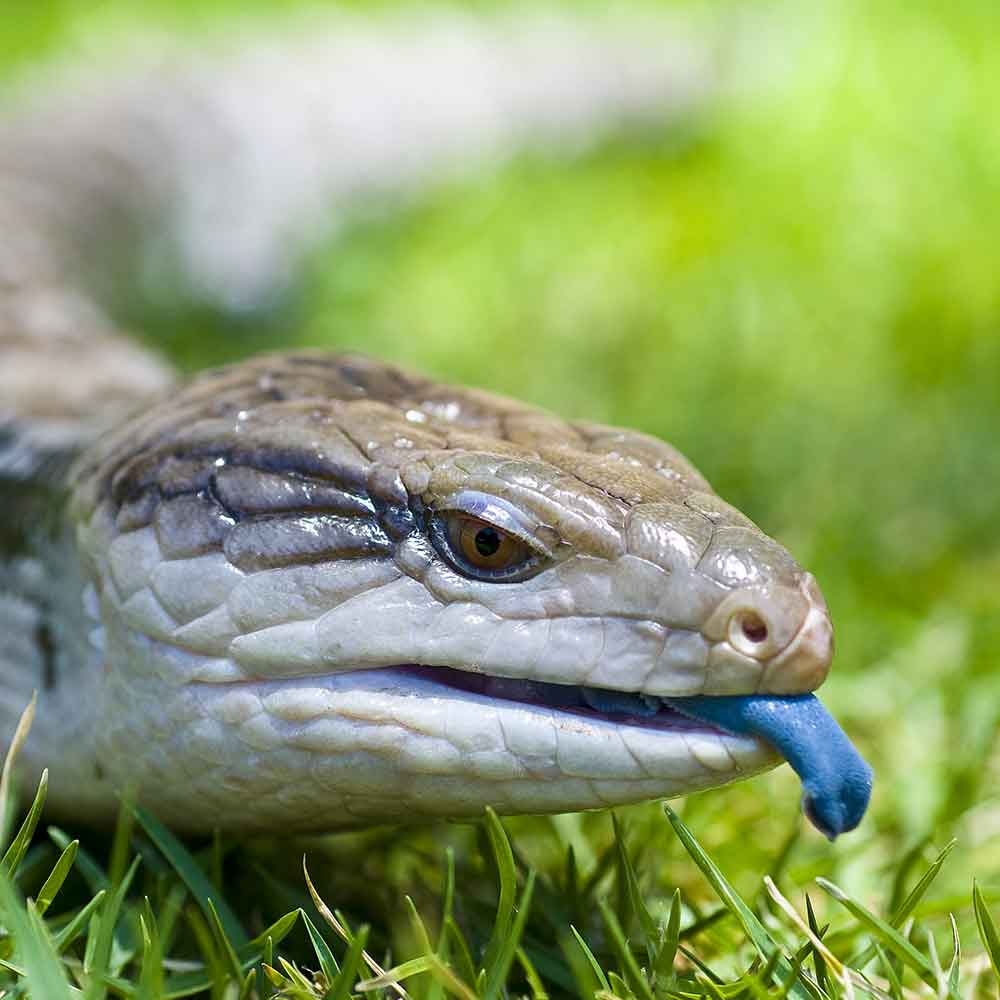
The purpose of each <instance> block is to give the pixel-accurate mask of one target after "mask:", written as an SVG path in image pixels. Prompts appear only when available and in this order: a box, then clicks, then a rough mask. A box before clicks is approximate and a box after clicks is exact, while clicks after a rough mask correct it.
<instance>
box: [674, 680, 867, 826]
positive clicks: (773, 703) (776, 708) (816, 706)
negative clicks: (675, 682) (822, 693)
mask: <svg viewBox="0 0 1000 1000" xmlns="http://www.w3.org/2000/svg"><path fill="white" fill-rule="evenodd" d="M663 701H664V702H666V703H667V704H668V705H670V707H671V708H673V709H674V710H676V711H678V712H681V713H682V714H684V715H687V716H689V717H690V718H693V719H698V720H699V721H701V722H708V723H710V724H711V725H713V726H717V727H718V728H719V729H723V730H725V731H726V732H729V733H733V734H736V735H741V736H758V737H760V738H761V739H763V740H766V741H767V742H768V743H770V744H771V745H772V746H773V747H775V749H777V750H778V752H779V753H780V754H781V755H782V756H783V757H784V758H785V759H786V760H787V761H788V763H789V764H791V766H792V769H793V770H794V771H795V773H796V774H798V776H799V778H800V779H801V780H802V810H803V812H805V814H806V816H808V817H809V819H810V820H811V821H812V823H813V825H814V826H815V827H816V828H817V829H818V830H819V831H820V832H822V833H823V834H825V835H826V836H827V837H829V838H830V840H833V839H834V838H835V837H837V836H838V834H841V833H846V832H847V831H848V830H853V829H854V828H855V827H856V826H857V825H858V823H860V822H861V818H862V817H863V816H864V814H865V810H866V809H867V808H868V800H869V798H870V797H871V791H872V769H871V767H869V765H868V763H867V762H866V761H865V760H864V759H863V758H862V757H861V755H860V754H859V753H858V751H857V750H856V749H855V748H854V746H853V744H852V743H851V741H850V740H849V739H848V738H847V735H846V734H845V733H844V731H843V730H842V729H841V728H840V726H839V725H837V723H836V722H835V721H834V719H833V716H831V715H830V713H829V712H827V710H826V709H825V708H824V707H823V705H822V703H821V702H820V700H819V699H818V698H817V697H816V696H815V695H812V694H803V695H792V696H778V695H748V696H742V695H741V696H722V697H696V698H664V699H663Z"/></svg>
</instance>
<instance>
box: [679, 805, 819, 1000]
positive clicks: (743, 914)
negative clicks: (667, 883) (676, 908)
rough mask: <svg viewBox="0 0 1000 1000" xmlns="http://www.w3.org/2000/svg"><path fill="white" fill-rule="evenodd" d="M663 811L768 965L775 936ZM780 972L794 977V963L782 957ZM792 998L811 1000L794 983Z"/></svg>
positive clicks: (783, 976) (687, 832)
mask: <svg viewBox="0 0 1000 1000" xmlns="http://www.w3.org/2000/svg"><path fill="white" fill-rule="evenodd" d="M663 811H664V813H666V816H667V819H668V820H669V821H670V825H671V826H672V827H673V828H674V832H675V833H676V834H677V837H678V839H679V840H680V842H681V843H682V844H683V845H684V849H685V850H686V851H687V852H688V854H690V855H691V858H692V860H693V861H694V863H695V864H696V865H697V866H698V867H699V868H700V869H701V870H702V873H703V874H704V876H705V878H707V879H708V881H709V884H710V885H711V886H712V888H713V889H714V890H715V893H716V895H717V896H718V897H719V899H720V900H721V901H722V902H723V903H724V904H725V906H726V908H727V909H728V910H729V912H730V913H732V915H733V916H734V917H735V918H736V919H737V921H738V922H739V924H740V926H741V927H742V928H743V930H744V931H745V932H746V935H747V937H748V938H750V940H751V942H752V943H753V945H754V947H755V948H756V949H757V953H758V954H759V955H760V957H761V958H762V959H764V961H765V962H766V961H768V960H769V959H770V957H771V955H773V954H774V952H775V951H777V950H779V949H778V945H777V943H776V942H775V940H774V938H772V937H771V935H770V934H769V933H768V931H767V929H766V928H765V927H764V925H763V924H762V923H761V922H760V921H759V920H758V919H757V917H756V915H755V914H754V912H753V911H752V910H751V909H750V907H749V906H747V904H746V903H744V902H743V900H742V899H741V898H740V896H739V894H738V893H737V892H736V890H735V889H734V888H733V887H732V886H731V885H730V884H729V882H728V881H726V878H725V876H724V875H723V874H722V872H721V871H720V870H719V869H718V868H717V867H716V864H715V862H714V861H712V859H711V858H710V857H709V856H708V855H707V854H706V853H705V851H704V849H703V848H702V846H701V845H700V844H699V843H698V841H697V840H695V838H694V834H692V833H691V831H690V830H689V829H688V828H687V827H686V826H685V825H684V824H683V823H682V822H681V818H680V817H679V816H678V815H677V813H675V812H674V811H673V809H671V808H670V806H668V805H664V806H663ZM776 971H777V973H778V974H779V975H780V978H781V980H787V978H788V976H789V975H790V974H791V972H792V967H791V964H790V963H789V961H788V960H787V959H786V958H784V956H781V957H779V959H778V963H777V966H776ZM775 985H776V986H779V987H781V986H782V983H781V982H776V983H775ZM788 995H789V996H790V997H794V998H795V1000H811V996H810V994H809V992H808V991H807V990H806V989H805V987H803V986H802V985H801V983H796V984H794V985H793V987H792V988H791V989H790V990H789V993H788Z"/></svg>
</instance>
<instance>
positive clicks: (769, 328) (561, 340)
mask: <svg viewBox="0 0 1000 1000" xmlns="http://www.w3.org/2000/svg"><path fill="white" fill-rule="evenodd" d="M267 6H268V5H266V4H263V3H257V4H247V3H236V2H235V0H210V2H200V3H197V4H195V3H193V2H191V3H174V2H167V0H161V2H158V3H147V4H144V5H143V13H142V18H143V21H144V22H147V23H148V22H150V21H152V22H154V23H155V22H162V23H163V25H165V26H166V27H167V28H168V29H170V30H175V31H180V32H187V33H190V34H192V35H199V34H201V33H206V32H209V33H210V32H212V31H217V30H220V26H221V27H224V25H225V24H226V18H228V17H231V16H234V15H239V16H248V13H249V14H252V15H253V16H265V14H264V13H263V11H264V8H266V7H267ZM675 6H678V7H682V8H683V7H684V5H680V4H678V5H675ZM258 8H259V9H258ZM690 9H691V10H692V11H693V14H694V16H697V17H699V18H701V19H703V20H704V22H705V24H706V25H709V26H711V25H717V26H718V27H719V30H720V32H725V33H727V34H731V32H730V28H729V27H727V25H728V24H730V23H739V24H742V25H744V26H745V28H746V37H745V38H744V39H743V40H742V43H741V44H740V45H739V46H736V47H735V48H734V49H733V54H732V62H731V63H730V66H729V72H730V75H731V78H732V85H731V86H729V87H728V88H727V89H726V91H725V93H724V94H723V95H722V96H721V97H720V98H719V99H718V100H716V101H714V102H713V103H712V104H711V105H710V106H709V107H707V108H705V109H704V110H703V111H702V112H700V113H699V114H697V115H696V116H694V117H693V118H689V119H688V120H686V121H684V122H683V123H682V124H679V125H675V126H672V127H670V128H668V129H664V130H663V131H661V132H652V133H650V132H646V133H644V134H643V135H641V136H635V137H632V138H628V137H620V138H617V139H615V140H614V141H611V142H609V143H607V144H605V145H603V146H601V147H600V148H599V149H597V150H596V151H593V152H590V153H587V154H586V155H584V156H582V157H581V158H578V159H574V160H566V159H565V158H558V159H550V158H547V157H545V156H538V155H535V156H524V157H521V158H519V159H517V160H515V161H514V162H512V163H509V164H507V165H505V166H503V167H498V168H497V169H495V170H492V171H489V172H487V173H486V174H477V175H476V176H474V177H471V178H468V179H467V180H464V181H463V182H461V183H456V184H450V185H448V186H446V187H444V188H440V189H437V190H431V191H428V192H426V194H425V195H423V196H421V197H420V198H419V199H418V200H416V201H415V202H413V203H411V204H410V205H408V206H406V207H404V208H401V209H399V210H398V211H394V212H392V213H390V214H387V215H382V216H378V217H375V218H368V219H367V220H358V221H357V222H356V223H353V224H352V225H350V226H348V228H347V229H346V230H343V231H341V232H340V234H339V235H338V236H337V238H336V239H335V240H333V241H332V242H331V243H330V244H328V245H327V246H325V247H324V248H323V250H322V251H321V252H320V253H319V254H317V255H316V257H315V259H314V260H313V261H312V262H311V265H310V267H309V269H308V272H307V274H306V275H305V277H304V280H303V283H302V288H301V295H300V297H299V299H298V301H297V302H296V303H295V304H294V306H293V307H291V308H290V309H289V311H288V312H287V313H284V314H282V315H281V316H279V317H277V318H275V317H271V318H270V319H269V321H268V322H267V323H266V324H261V326H260V327H259V328H247V327H245V326H242V327H239V328H236V329H235V330H234V328H233V326H232V325H231V324H227V323H226V322H223V321H222V320H221V319H219V320H218V322H216V320H215V319H213V318H212V317H210V316H209V317H206V315H205V314H204V313H201V312H197V311H195V312H191V311H185V310H178V311H177V313H176V314H174V315H170V316H168V318H167V319H166V320H164V319H163V318H162V317H158V318H156V320H155V325H156V329H157V330H159V331H160V333H161V335H162V339H163V343H164V344H166V345H167V347H168V350H170V351H171V352H172V353H173V354H174V355H175V357H177V358H178V359H179V360H180V362H181V363H182V364H184V365H185V366H186V367H191V368H193V367H198V366H199V365H201V364H204V363H207V362H209V361H215V360H218V359H220V358H235V357H238V356H240V355H242V354H245V353H249V352H250V351H251V350H258V349H261V348H263V347H272V346H291V345H296V344H309V345H324V346H330V347H338V348H340V347H351V348H360V349H363V350H365V351H367V352H370V353H373V354H376V355H380V356H383V357H387V358H393V359H396V360H398V361H400V362H403V363H405V364H410V365H413V366H417V367H419V368H421V369H423V370H424V371H427V372H430V373H432V374H435V375H437V376H440V377H442V378H446V379H452V380H459V381H463V382H471V383H475V384H478V385H482V386H487V387H489V388H491V389H494V390H496V391H500V392H505V393H509V394H513V395H517V396H520V397H523V398H526V399H529V400H531V401H533V402H535V403H538V404H541V405H544V406H546V407H549V408H552V409H554V410H557V411H559V412H561V413H565V414H570V415H574V416H580V417H588V418H593V419H597V420H601V421H606V422H609V423H618V424H625V425H630V426H635V427H638V428H641V429H643V430H645V431H648V432H650V433H653V434H657V435H660V436H662V437H665V438H667V439H669V440H670V441H672V442H674V443H675V444H677V445H678V446H679V447H680V448H681V449H682V450H683V451H685V452H686V453H687V454H688V455H689V456H690V457H691V458H692V459H693V460H694V461H695V462H696V464H697V465H698V466H699V467H700V468H701V469H702V471H703V472H705V473H706V475H707V476H708V477H709V479H710V480H711V481H712V482H713V484H714V485H715V487H716V489H717V490H718V491H719V492H720V493H721V494H722V495H723V496H725V497H726V498H727V499H729V500H730V501H732V502H733V503H735V504H736V505H737V506H739V507H741V508H742V509H743V510H744V511H746V512H747V513H748V514H749V515H750V516H751V517H753V518H754V520H756V521H757V522H758V523H759V524H761V525H762V526H763V527H764V528H765V530H767V531H768V532H769V533H770V534H773V535H775V536H776V537H778V538H779V539H781V540H782V541H783V542H785V543H786V544H787V545H788V546H789V547H790V548H791V549H792V551H793V552H794V553H795V554H796V556H797V557H798V558H799V559H800V561H801V562H803V563H804V564H806V565H807V566H808V567H809V568H810V569H812V570H813V572H814V573H815V575H816V577H817V578H818V579H819V581H820V583H821V585H822V587H823V588H824V590H825V593H826V595H827V597H828V600H829V603H830V606H831V609H832V613H833V616H834V621H835V624H836V627H837V638H838V650H839V652H838V656H837V660H836V665H835V670H834V673H833V675H832V677H831V680H830V681H829V683H828V686H827V687H825V688H824V691H823V697H824V700H825V701H826V703H827V704H828V705H829V706H830V707H831V708H832V709H833V710H834V712H835V714H836V715H837V716H838V718H839V719H840V720H841V721H842V723H843V724H844V726H845V728H846V729H847V730H848V731H849V732H850V733H851V734H852V736H853V737H854V738H855V739H856V742H857V743H858V745H859V746H860V748H861V749H862V751H863V752H864V753H865V754H866V755H867V756H868V757H869V758H870V759H871V761H872V762H873V764H874V766H875V769H876V775H877V780H876V786H875V796H874V805H873V811H872V814H871V816H870V818H869V819H868V820H867V821H866V822H865V824H864V826H863V827H862V829H861V830H860V831H859V832H857V833H856V834H854V835H851V836H850V837H847V838H844V840H843V841H841V842H839V843H838V844H836V845H835V846H834V847H830V846H829V845H827V844H826V843H825V842H824V841H822V839H821V838H819V837H818V836H817V835H814V834H813V832H812V831H809V832H806V833H804V834H803V836H802V839H801V841H799V842H798V843H797V844H796V845H795V847H794V849H793V853H792V856H791V862H790V867H789V869H788V873H789V874H788V877H789V878H791V880H792V882H793V884H796V885H803V884H805V883H806V881H807V880H808V879H809V878H810V877H811V876H813V875H815V874H817V873H826V874H832V875H834V876H835V877H836V878H837V879H838V880H840V881H841V882H843V883H844V884H847V885H849V886H851V887H852V888H853V889H854V890H856V891H858V892H859V893H860V895H861V897H862V898H864V899H869V900H870V901H872V902H873V903H874V902H878V903H880V904H882V903H884V902H885V900H886V899H887V898H888V895H889V891H890V888H891V887H890V886H889V884H888V879H889V876H888V875H887V874H886V873H887V871H888V870H889V868H890V867H891V866H893V865H895V864H896V862H897V861H898V859H899V857H900V855H901V853H902V852H903V851H904V850H907V849H909V848H911V847H914V846H915V845H919V844H920V843H921V841H922V840H923V839H924V838H931V839H932V840H933V842H934V843H936V844H938V845H939V846H940V845H943V843H944V842H946V840H947V839H948V838H949V837H950V836H956V837H958V839H959V844H958V847H957V849H956V851H955V853H954V854H953V856H952V858H951V859H950V861H949V863H948V866H947V867H946V869H945V872H944V874H943V875H942V877H941V880H940V882H939V883H938V885H937V886H936V889H935V891H936V893H937V895H936V897H935V898H936V902H934V903H933V905H932V906H929V907H928V909H929V910H930V911H933V910H934V909H935V908H937V910H938V911H940V912H941V913H943V912H944V911H945V910H947V909H948V908H949V906H954V907H958V908H960V909H961V910H962V916H963V919H965V920H967V919H968V917H969V911H968V909H967V901H968V892H969V887H970V881H971V877H972V875H973V874H976V876H977V877H978V878H979V879H980V880H981V881H982V882H984V883H985V885H986V886H987V888H988V889H989V888H990V887H995V888H996V889H997V890H998V891H996V892H992V893H990V898H992V899H993V900H997V899H1000V794H998V777H1000V757H998V755H997V753H996V744H997V730H998V723H1000V673H998V671H997V669H996V666H997V662H998V655H1000V654H998V648H1000V543H998V526H1000V516H998V515H1000V447H998V443H997V438H998V428H1000V266H998V257H1000V112H998V108H1000V6H998V5H997V4H996V2H995V0H994V2H987V0H982V2H977V0H952V2H949V3H947V4H942V3H940V2H937V0H908V2H904V0H886V2H876V3H871V2H862V0H857V2H852V0H841V2H834V0H830V2H825V3H817V4H814V5H811V6H810V7H809V9H808V10H803V9H800V8H798V7H793V6H791V5H788V6H779V5H771V4H768V5H754V6H749V5H740V6H738V7H737V6H736V5H724V4H713V5H708V4H697V5H691V6H690ZM8 11H16V12H17V14H16V16H13V17H8V16H7V12H8ZM138 17H139V15H138V14H137V12H136V10H135V9H134V8H133V5H132V4H131V3H130V2H129V0H105V2H102V3H82V2H80V3H71V2H68V0H67V2H63V3H49V4H45V5H40V6H39V7H35V6H30V5H28V4H24V5H23V7H21V6H20V5H19V4H18V3H17V2H16V0H15V2H11V0H7V3H6V5H5V14H4V22H3V28H2V31H0V61H2V66H3V71H4V72H5V73H6V74H8V75H13V76H16V75H17V74H18V73H19V72H20V71H21V70H23V69H24V68H25V67H27V66H30V65H32V64H33V63H34V62H35V61H36V60H37V59H39V58H40V57H42V56H51V55H59V54H63V53H66V52H71V51H72V49H73V47H74V45H76V44H77V42H78V40H79V39H80V38H83V37H88V36H91V35H93V34H95V33H97V34H99V33H100V32H102V31H104V30H114V31H119V30H122V31H127V30H128V28H129V25H131V24H133V23H138ZM145 319H146V320H147V321H148V322H149V323H153V322H154V320H153V318H152V317H146V318H145ZM797 797H798V783H797V782H796V781H795V780H794V778H793V776H792V775H791V774H790V773H789V772H788V771H787V769H781V770H780V771H778V772H775V773H772V774H770V775H768V776H765V777H762V778H758V779H755V780H754V781H752V782H749V783H745V784H743V785H740V786H736V787H733V788H731V789H728V790H723V791H717V792H712V793H706V794H703V795H700V796H697V797H696V798H694V799H692V800H691V801H690V802H688V803H686V804H685V807H684V809H685V812H684V815H685V819H686V822H688V824H689V826H691V827H692V829H694V831H695V832H696V834H697V835H698V837H699V838H700V839H701V840H702V842H703V843H704V844H705V845H706V846H707V847H709V848H710V849H711V850H712V851H713V853H714V856H715V858H716V860H717V862H718V863H719V864H720V866H721V867H723V869H724V870H726V871H728V872H729V873H730V874H731V875H732V876H733V878H734V881H735V882H736V884H737V885H738V886H739V887H740V888H741V889H743V890H745V891H747V892H750V893H753V892H755V891H756V888H757V886H758V885H759V881H760V877H761V875H762V874H763V873H765V872H766V871H767V870H768V868H769V866H770V864H771V862H772V861H773V859H774V856H775V850H776V845H778V844H779V843H781V842H782V841H783V840H784V839H785V837H786V836H787V835H788V833H789V831H790V830H792V829H793V828H794V827H795V826H796V824H797V822H798V820H797V819H796V817H797V808H798V807H797ZM625 813H626V814H627V816H628V817H629V819H630V820H631V822H632V823H633V824H634V828H636V829H638V830H640V831H642V836H643V838H645V839H646V840H647V841H648V848H647V855H650V857H651V859H652V860H650V862H649V865H648V868H649V871H650V872H652V874H650V875H649V876H648V877H649V878H650V879H652V884H654V885H658V884H660V883H661V882H662V885H663V886H670V885H673V884H682V885H685V886H686V887H687V886H690V889H689V891H691V892H692V893H694V895H695V896H697V894H698V893H699V891H702V890H700V889H699V888H698V885H697V882H698V876H697V875H696V873H695V872H694V871H693V869H692V868H691V866H690V863H689V862H687V861H686V860H685V859H684V858H683V856H682V855H681V853H680V852H679V851H678V849H677V847H676V844H674V843H672V842H671V840H670V835H669V832H668V830H667V828H666V825H665V823H664V822H663V819H662V816H661V815H660V814H659V812H658V811H657V810H656V809H655V807H648V808H647V807H644V808H637V809H633V810H626V811H625ZM560 822H561V824H562V825H561V826H559V829H560V830H561V831H562V834H563V835H564V836H565V837H568V838H570V839H572V840H575V842H577V843H578V845H581V846H580V850H582V851H587V850H588V849H589V848H588V847H587V839H588V838H591V839H592V840H593V842H594V843H599V842H606V841H607V839H608V837H609V835H610V829H609V824H608V823H607V820H606V818H603V817H589V818H586V819H583V820H567V821H560ZM547 823H548V821H523V822H519V823H517V824H514V829H515V831H520V832H521V834H522V836H523V837H524V838H525V839H524V841H523V842H524V844H526V845H528V846H527V849H528V850H529V851H531V850H533V851H535V854H536V857H535V860H536V862H537V863H539V864H540V865H542V867H544V864H545V860H544V856H545V850H546V843H547V841H546V836H547V834H546V833H545V831H546V830H548V829H549V826H548V825H546V824H547ZM533 824H534V825H533ZM345 850H346V848H345ZM650 852H651V854H650Z"/></svg>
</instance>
